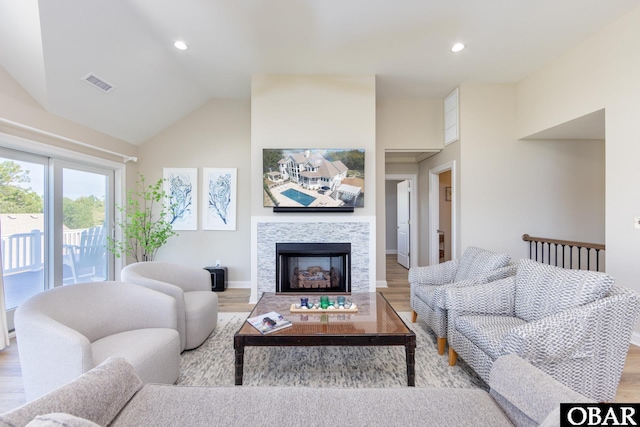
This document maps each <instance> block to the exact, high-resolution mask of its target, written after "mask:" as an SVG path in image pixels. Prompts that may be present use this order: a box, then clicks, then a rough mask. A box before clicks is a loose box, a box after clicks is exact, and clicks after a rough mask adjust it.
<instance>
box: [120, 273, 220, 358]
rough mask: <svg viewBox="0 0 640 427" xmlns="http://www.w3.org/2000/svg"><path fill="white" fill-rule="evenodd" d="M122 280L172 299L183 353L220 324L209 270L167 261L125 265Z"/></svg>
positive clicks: (202, 339)
mask: <svg viewBox="0 0 640 427" xmlns="http://www.w3.org/2000/svg"><path fill="white" fill-rule="evenodd" d="M120 279H121V280H122V281H124V282H128V283H133V284H135V285H140V286H144V287H146V288H149V289H153V290H155V291H158V292H162V293H164V294H167V295H169V296H171V297H173V298H174V299H175V300H176V303H177V307H178V314H177V320H178V333H179V334H180V350H181V351H182V350H191V349H194V348H196V347H198V346H200V345H201V344H202V343H203V342H204V341H205V340H206V339H207V338H208V337H209V335H211V332H213V330H214V329H215V328H216V326H217V325H218V295H216V294H215V293H214V292H212V291H211V273H209V272H208V271H207V270H205V269H202V268H198V267H191V266H186V265H181V264H173V263H170V262H164V261H147V262H136V263H134V264H129V265H127V266H125V267H124V268H123V269H122V271H121V273H120Z"/></svg>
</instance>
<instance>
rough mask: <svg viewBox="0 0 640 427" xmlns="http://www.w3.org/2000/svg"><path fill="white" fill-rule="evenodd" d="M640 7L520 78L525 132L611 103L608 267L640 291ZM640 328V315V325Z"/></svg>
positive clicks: (521, 126)
mask: <svg viewBox="0 0 640 427" xmlns="http://www.w3.org/2000/svg"><path fill="white" fill-rule="evenodd" d="M638 40H640V7H639V8H636V9H634V10H633V11H631V12H629V13H628V14H626V15H625V16H623V17H622V18H620V19H618V20H617V21H615V22H613V23H612V24H610V25H609V26H607V27H606V28H604V29H603V30H602V31H600V32H598V33H597V34H595V35H593V36H592V37H590V38H589V39H587V40H585V41H583V42H582V43H580V44H579V45H578V46H576V47H575V48H574V49H572V50H570V51H569V52H567V53H566V54H564V55H562V56H561V57H559V58H558V59H556V60H555V61H553V62H552V63H550V64H548V65H547V66H546V67H544V68H542V69H541V70H539V71H538V72H536V73H533V74H532V75H530V76H529V77H527V78H526V79H524V80H523V81H522V82H520V83H519V84H518V93H517V98H518V102H517V108H518V111H519V120H518V134H519V135H521V136H526V135H531V134H533V133H535V132H537V131H540V130H544V129H547V128H550V127H552V126H555V125H557V124H560V123H563V122H566V121H569V120H571V119H573V118H576V117H580V116H583V115H585V114H587V113H591V112H593V111H597V110H599V109H602V108H605V114H606V119H605V120H606V144H605V146H606V205H605V218H606V220H605V229H606V234H605V244H606V257H607V272H608V273H610V274H611V275H612V276H614V277H616V279H617V282H616V283H617V284H619V285H621V286H626V287H629V288H631V289H634V290H636V291H640V282H638V277H640V264H639V263H638V258H639V257H640V230H637V229H634V226H633V218H634V216H639V215H640V197H638V185H637V183H638V182H640V168H639V167H638V158H640V120H638V117H640V103H638V99H640V50H639V49H638V46H637V44H638V43H637V42H638ZM636 331H637V332H638V333H640V322H639V324H637V325H636Z"/></svg>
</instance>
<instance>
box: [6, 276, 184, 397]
mask: <svg viewBox="0 0 640 427" xmlns="http://www.w3.org/2000/svg"><path fill="white" fill-rule="evenodd" d="M176 325H177V322H176V303H175V301H174V300H173V298H170V297H168V296H166V295H163V294H161V293H159V292H155V291H151V290H149V289H145V288H142V287H140V286H135V285H131V284H129V283H121V282H91V283H78V284H75V285H66V286H61V287H58V288H54V289H51V290H48V291H45V292H42V293H40V294H38V295H35V296H33V297H31V298H29V299H28V300H27V301H25V302H24V303H22V304H20V306H19V307H18V309H17V310H16V313H15V327H16V338H17V341H18V343H19V347H20V348H19V355H20V367H21V368H22V380H23V383H24V391H25V396H26V399H27V401H31V400H33V399H35V398H37V397H39V396H42V395H43V394H45V393H48V392H50V391H52V390H54V389H56V388H57V387H60V386H61V385H63V384H65V383H67V382H69V381H71V380H73V379H74V378H77V377H78V376H80V375H81V374H83V373H85V372H87V371H89V370H90V369H92V368H94V367H96V366H97V365H99V364H100V363H102V362H103V361H105V360H106V359H108V358H109V357H111V356H120V357H123V358H124V359H126V360H127V361H128V362H129V363H130V364H131V365H133V367H134V368H135V370H136V372H137V374H138V375H139V376H140V378H142V381H143V382H145V383H149V382H155V383H166V384H173V383H175V382H176V381H177V379H178V376H179V374H180V337H179V336H178V331H177V329H176Z"/></svg>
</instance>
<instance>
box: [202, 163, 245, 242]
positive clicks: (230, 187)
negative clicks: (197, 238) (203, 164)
mask: <svg viewBox="0 0 640 427" xmlns="http://www.w3.org/2000/svg"><path fill="white" fill-rule="evenodd" d="M202 187H203V188H202V196H203V201H202V202H203V203H202V229H203V230H235V229H236V205H237V200H236V198H237V196H236V194H237V187H238V185H237V169H236V168H203V169H202Z"/></svg>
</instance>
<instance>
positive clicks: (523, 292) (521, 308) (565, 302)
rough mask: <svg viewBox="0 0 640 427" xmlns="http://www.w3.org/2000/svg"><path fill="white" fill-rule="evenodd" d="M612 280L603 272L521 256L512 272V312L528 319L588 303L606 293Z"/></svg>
mask: <svg viewBox="0 0 640 427" xmlns="http://www.w3.org/2000/svg"><path fill="white" fill-rule="evenodd" d="M614 282H615V279H614V278H613V277H611V276H609V275H608V274H605V273H600V272H597V271H588V270H569V269H565V268H560V267H555V266H553V265H547V264H541V263H539V262H536V261H533V260H530V259H522V260H520V262H519V263H518V270H517V271H516V299H515V314H516V316H517V317H519V318H521V319H523V320H526V321H528V322H530V321H534V320H538V319H541V318H543V317H546V316H549V315H551V314H554V313H558V312H560V311H563V310H567V309H569V308H572V307H577V306H579V305H584V304H588V303H590V302H593V301H595V300H597V299H599V298H602V297H604V296H605V295H607V294H608V293H609V291H610V290H611V287H612V286H613V283H614Z"/></svg>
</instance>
